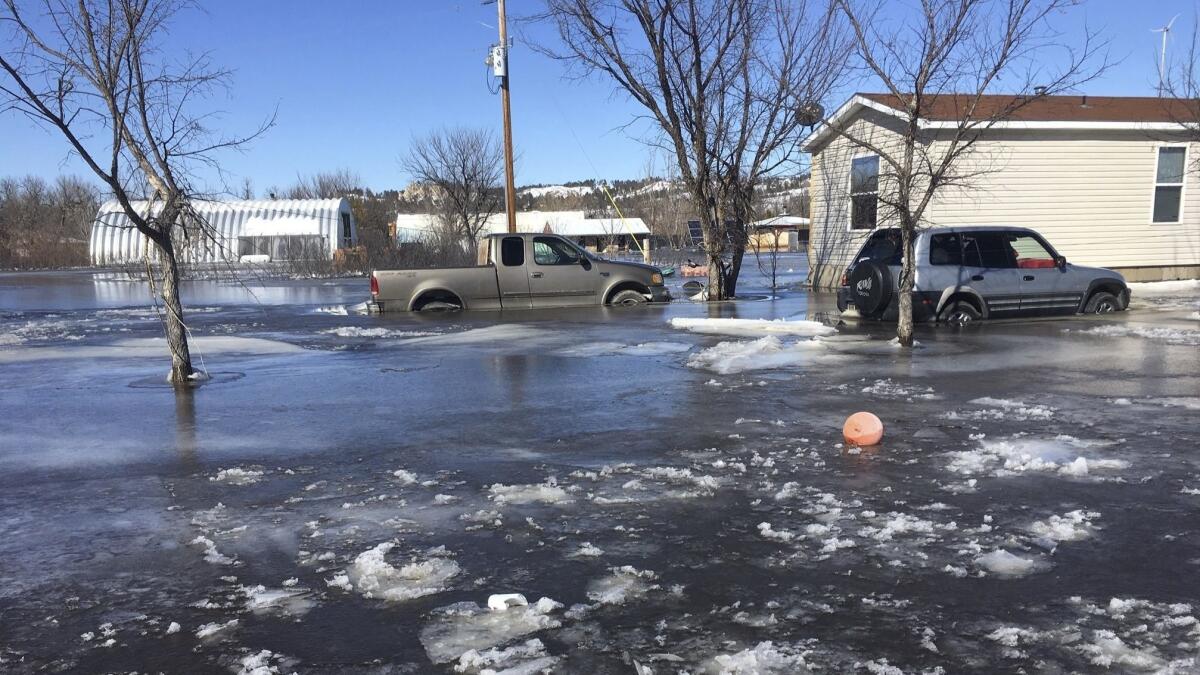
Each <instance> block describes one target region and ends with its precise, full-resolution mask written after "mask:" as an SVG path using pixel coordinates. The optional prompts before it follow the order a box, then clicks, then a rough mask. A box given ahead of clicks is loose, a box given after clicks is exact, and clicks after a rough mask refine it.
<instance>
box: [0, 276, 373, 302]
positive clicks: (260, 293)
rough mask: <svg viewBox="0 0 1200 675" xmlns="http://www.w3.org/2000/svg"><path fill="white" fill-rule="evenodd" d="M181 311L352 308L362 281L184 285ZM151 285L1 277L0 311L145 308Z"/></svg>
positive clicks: (361, 293) (363, 292) (118, 279)
mask: <svg viewBox="0 0 1200 675" xmlns="http://www.w3.org/2000/svg"><path fill="white" fill-rule="evenodd" d="M180 287H181V289H182V293H183V301H184V306H185V307H186V306H187V305H189V304H192V305H256V304H258V305H285V304H295V305H316V304H346V303H351V304H356V303H359V302H363V301H364V300H366V299H367V295H368V290H367V281H366V280H365V279H359V278H355V279H329V280H326V281H320V282H314V281H312V280H302V281H292V280H260V279H254V278H246V279H242V280H200V279H195V280H185V281H183V282H182V283H181V284H180ZM153 301H154V298H153V296H152V294H151V291H150V285H149V284H148V283H147V282H145V281H143V280H134V279H129V278H127V277H126V276H125V275H123V274H118V273H114V272H99V271H98V272H92V271H70V272H39V273H36V274H35V273H29V274H26V273H14V274H0V306H3V307H4V308H5V309H10V310H22V311H25V310H75V309H103V308H112V307H144V306H147V305H150V304H151V303H152V302H153Z"/></svg>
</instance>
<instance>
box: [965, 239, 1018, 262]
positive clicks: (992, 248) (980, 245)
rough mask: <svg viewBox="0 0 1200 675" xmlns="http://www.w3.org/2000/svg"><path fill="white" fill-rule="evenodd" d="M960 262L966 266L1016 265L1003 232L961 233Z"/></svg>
mask: <svg viewBox="0 0 1200 675" xmlns="http://www.w3.org/2000/svg"><path fill="white" fill-rule="evenodd" d="M961 236H962V251H963V253H962V257H963V262H962V264H963V265H965V266H967V267H991V268H1001V269H1003V268H1006V267H1016V262H1015V261H1014V260H1013V256H1012V248H1011V247H1009V245H1008V237H1007V236H1005V234H1004V233H1003V232H970V233H963V234H962V235H961Z"/></svg>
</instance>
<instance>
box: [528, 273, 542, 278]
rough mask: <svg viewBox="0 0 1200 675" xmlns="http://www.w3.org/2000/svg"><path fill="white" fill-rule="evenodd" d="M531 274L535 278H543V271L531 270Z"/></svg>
mask: <svg viewBox="0 0 1200 675" xmlns="http://www.w3.org/2000/svg"><path fill="white" fill-rule="evenodd" d="M529 276H531V277H533V278H534V279H541V278H542V273H541V272H530V273H529Z"/></svg>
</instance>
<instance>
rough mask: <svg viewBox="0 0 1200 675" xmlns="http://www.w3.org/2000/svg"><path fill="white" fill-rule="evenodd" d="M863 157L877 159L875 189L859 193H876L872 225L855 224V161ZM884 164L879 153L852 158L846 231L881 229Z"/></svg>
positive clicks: (847, 186)
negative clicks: (880, 208) (880, 211)
mask: <svg viewBox="0 0 1200 675" xmlns="http://www.w3.org/2000/svg"><path fill="white" fill-rule="evenodd" d="M861 159H874V160H875V191H874V192H860V193H857V194H860V195H863V196H866V195H869V194H873V195H875V218H874V222H872V223H871V226H870V227H855V226H854V197H855V194H856V193H855V192H854V163H855V162H857V161H858V160H861ZM882 165H883V162H882V160H881V159H880V157H879V155H877V154H874V153H863V154H859V155H855V156H854V157H851V158H850V170H849V171H847V172H846V194H847V195H848V196H849V198H850V203H849V207H850V210H849V212H848V213H847V214H846V231H847V232H874V231H875V230H877V229H879V170H880V167H881V166H882Z"/></svg>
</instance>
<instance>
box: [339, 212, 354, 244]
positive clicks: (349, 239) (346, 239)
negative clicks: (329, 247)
mask: <svg viewBox="0 0 1200 675" xmlns="http://www.w3.org/2000/svg"><path fill="white" fill-rule="evenodd" d="M352 243H354V230H353V228H351V227H350V214H349V213H343V214H342V245H343V246H349V245H350V244H352Z"/></svg>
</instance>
